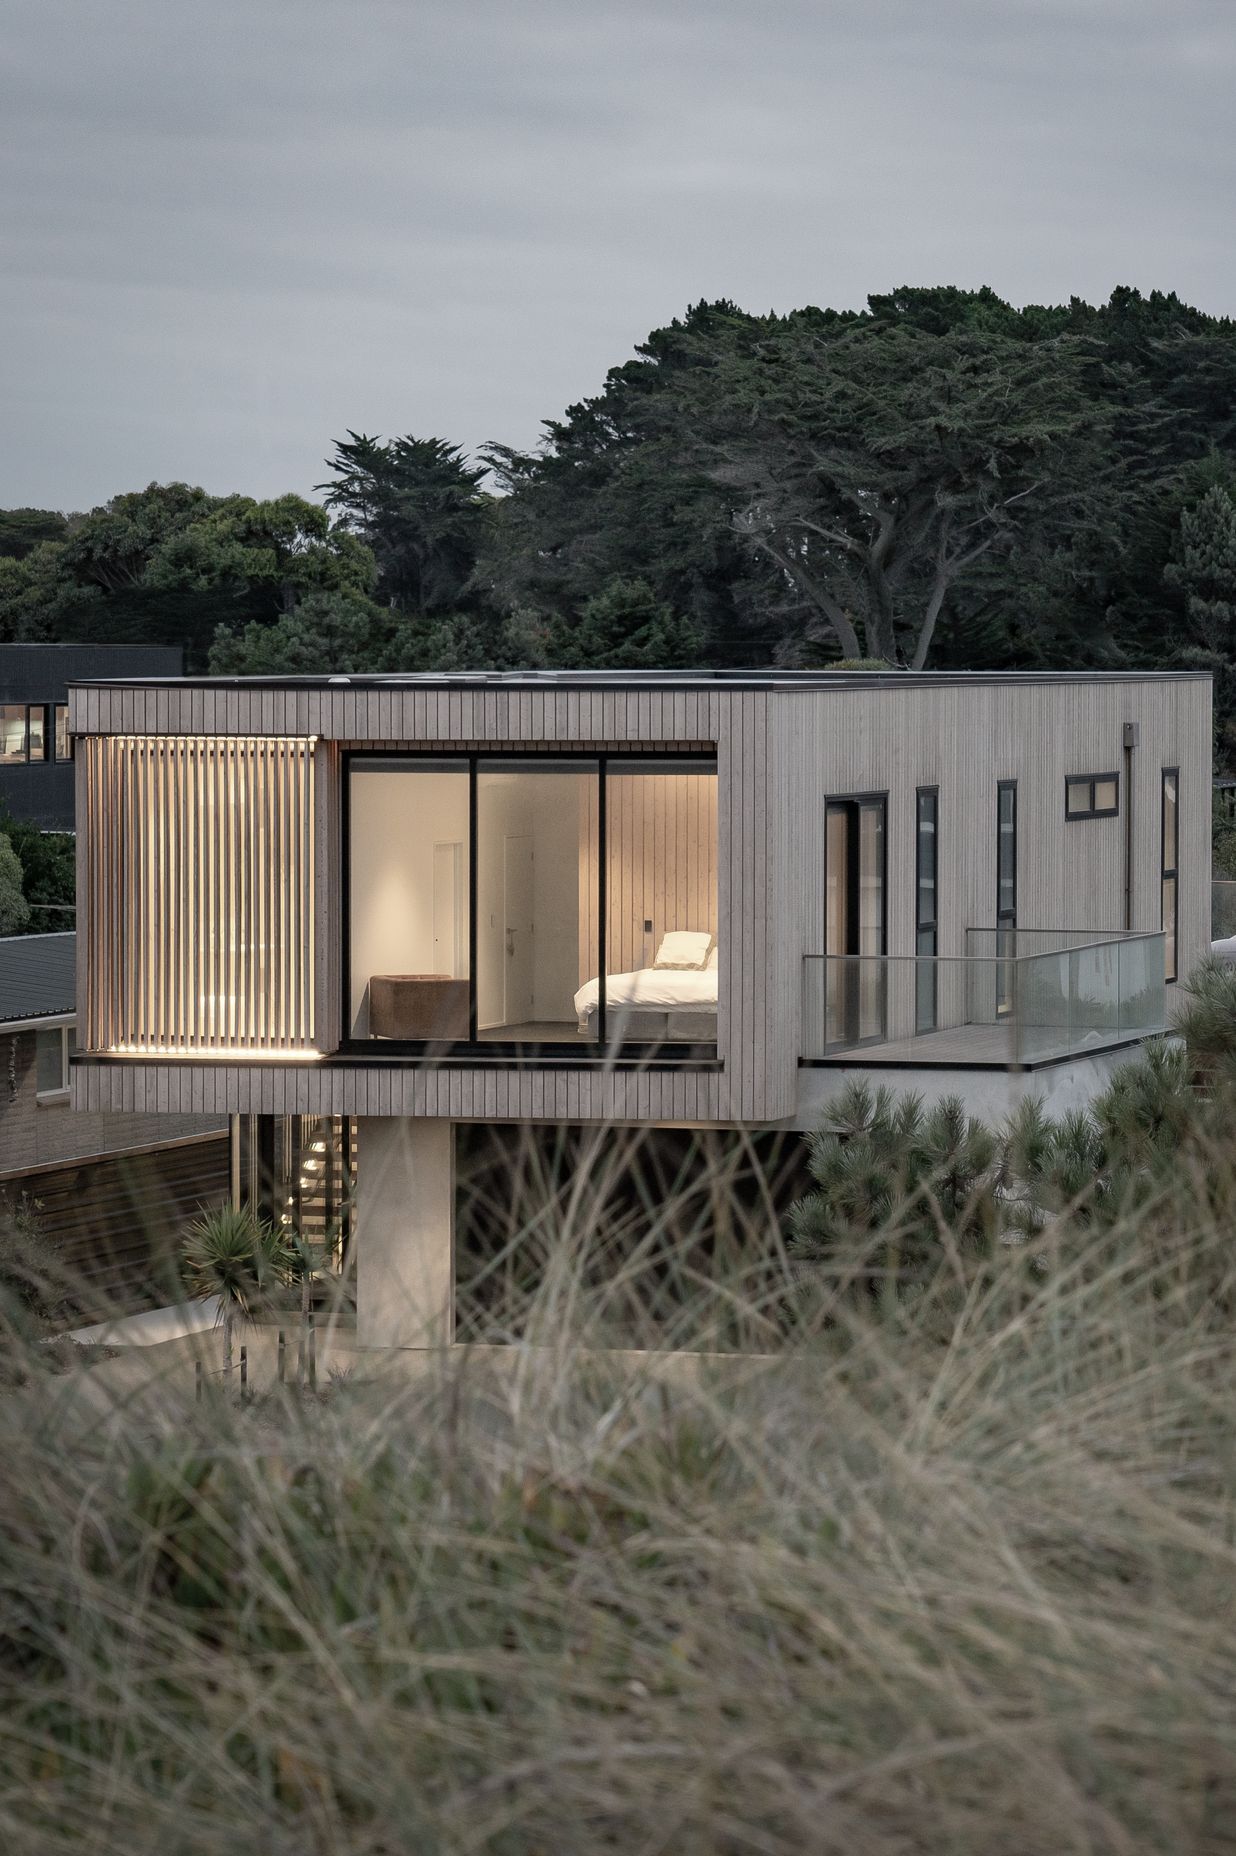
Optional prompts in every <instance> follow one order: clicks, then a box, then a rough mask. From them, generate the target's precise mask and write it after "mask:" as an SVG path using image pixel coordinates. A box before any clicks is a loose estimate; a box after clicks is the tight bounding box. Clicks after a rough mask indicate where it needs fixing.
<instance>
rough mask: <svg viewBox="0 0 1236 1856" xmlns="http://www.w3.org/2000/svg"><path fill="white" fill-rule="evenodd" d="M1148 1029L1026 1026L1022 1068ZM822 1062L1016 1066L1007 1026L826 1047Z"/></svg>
mask: <svg viewBox="0 0 1236 1856" xmlns="http://www.w3.org/2000/svg"><path fill="white" fill-rule="evenodd" d="M1148 1035H1150V1033H1149V1030H1147V1031H1139V1032H1127V1033H1125V1034H1124V1035H1123V1036H1121V1035H1119V1034H1118V1033H1112V1034H1110V1035H1109V1034H1105V1033H1102V1032H1097V1031H1092V1032H1090V1033H1088V1034H1087V1036H1086V1037H1085V1038H1083V1039H1081V1040H1078V1039H1076V1038H1067V1037H1065V1038H1062V1037H1061V1034H1060V1032H1059V1031H1053V1030H1050V1029H1047V1028H1043V1029H1041V1030H1037V1031H1036V1030H1034V1029H1033V1028H1032V1029H1031V1031H1030V1033H1029V1035H1024V1034H1023V1039H1022V1048H1023V1050H1024V1051H1025V1052H1026V1053H1027V1054H1026V1055H1025V1056H1024V1057H1023V1059H1022V1064H1021V1067H1023V1068H1027V1069H1033V1068H1035V1067H1036V1066H1037V1065H1039V1064H1043V1063H1062V1062H1066V1061H1067V1060H1069V1059H1070V1058H1084V1057H1088V1056H1090V1055H1091V1054H1092V1053H1093V1052H1097V1051H1105V1050H1111V1049H1113V1048H1115V1047H1118V1046H1120V1045H1122V1044H1136V1043H1139V1042H1140V1041H1141V1039H1142V1038H1143V1037H1145V1036H1148ZM824 1062H825V1063H827V1064H847V1065H853V1066H854V1067H855V1068H856V1069H857V1068H862V1069H875V1068H877V1067H878V1066H880V1065H881V1064H887V1065H889V1066H900V1067H903V1068H914V1069H924V1070H933V1069H948V1068H950V1067H954V1068H958V1069H982V1070H1010V1069H1014V1068H1016V1067H1018V1064H1017V1046H1016V1043H1015V1041H1014V1031H1013V1027H1012V1025H1011V1024H1005V1025H956V1026H954V1027H953V1028H952V1029H951V1030H949V1031H927V1032H924V1034H923V1035H922V1036H921V1037H917V1038H896V1039H893V1040H890V1041H889V1042H888V1043H886V1044H851V1045H849V1046H847V1047H846V1048H844V1049H841V1050H830V1051H829V1052H828V1055H827V1056H826V1057H825V1059H824Z"/></svg>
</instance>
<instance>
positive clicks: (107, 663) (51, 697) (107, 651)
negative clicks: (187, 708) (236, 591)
mask: <svg viewBox="0 0 1236 1856" xmlns="http://www.w3.org/2000/svg"><path fill="white" fill-rule="evenodd" d="M183 662H184V653H183V652H182V651H181V649H180V646H179V645H130V644H0V811H3V810H4V809H5V808H7V809H8V811H9V812H10V813H11V814H12V816H13V817H14V818H19V819H26V820H28V821H29V822H30V824H32V825H38V826H40V827H41V828H42V829H43V830H44V831H72V830H73V744H72V741H71V739H70V736H69V708H68V700H69V698H68V686H69V684H70V683H81V682H85V681H87V680H92V679H96V678H97V679H98V680H100V681H102V682H107V681H109V680H110V679H112V678H114V677H178V676H179V675H180V673H181V670H182V669H183Z"/></svg>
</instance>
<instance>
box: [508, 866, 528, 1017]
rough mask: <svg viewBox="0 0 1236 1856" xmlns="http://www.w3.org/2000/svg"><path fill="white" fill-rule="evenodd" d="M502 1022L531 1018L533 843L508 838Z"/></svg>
mask: <svg viewBox="0 0 1236 1856" xmlns="http://www.w3.org/2000/svg"><path fill="white" fill-rule="evenodd" d="M502 894H503V935H504V940H505V957H504V963H503V978H504V983H503V995H502V996H503V1014H502V1015H503V1021H504V1023H506V1024H508V1025H520V1024H526V1023H527V1022H528V1020H529V1019H530V1018H531V1017H532V973H533V965H532V839H531V837H526V836H515V835H513V834H509V833H508V834H507V835H506V836H505V837H504V838H503V840H502Z"/></svg>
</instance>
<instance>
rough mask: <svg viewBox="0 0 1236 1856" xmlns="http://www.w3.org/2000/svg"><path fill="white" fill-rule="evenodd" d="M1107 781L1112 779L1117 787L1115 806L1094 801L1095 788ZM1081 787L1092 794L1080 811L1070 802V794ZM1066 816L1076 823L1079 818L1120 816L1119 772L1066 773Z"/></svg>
mask: <svg viewBox="0 0 1236 1856" xmlns="http://www.w3.org/2000/svg"><path fill="white" fill-rule="evenodd" d="M1107 781H1111V782H1112V784H1113V785H1114V786H1115V788H1116V803H1115V805H1114V806H1098V805H1096V804H1095V802H1094V791H1095V788H1096V786H1102V785H1103V784H1104V783H1105V782H1107ZM1079 787H1084V788H1087V789H1088V790H1089V795H1090V797H1089V801H1088V803H1087V804H1086V805H1085V806H1083V807H1082V808H1081V810H1080V811H1078V810H1074V808H1073V807H1071V806H1070V804H1069V797H1070V794H1072V793H1074V792H1075V791H1077V789H1078V788H1079ZM1064 816H1065V820H1066V821H1067V823H1069V824H1075V823H1076V822H1077V820H1078V819H1086V818H1119V816H1120V775H1119V774H1118V773H1068V774H1066V775H1065V777H1064Z"/></svg>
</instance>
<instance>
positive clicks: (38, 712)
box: [26, 703, 47, 760]
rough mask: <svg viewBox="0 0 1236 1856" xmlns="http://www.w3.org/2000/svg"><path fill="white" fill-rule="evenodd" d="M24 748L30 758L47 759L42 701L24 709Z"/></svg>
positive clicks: (44, 710)
mask: <svg viewBox="0 0 1236 1856" xmlns="http://www.w3.org/2000/svg"><path fill="white" fill-rule="evenodd" d="M26 749H27V752H28V754H29V756H30V759H31V760H46V759H47V710H46V709H45V708H44V706H43V705H42V703H39V704H37V705H33V704H32V705H31V707H30V708H28V709H27V710H26Z"/></svg>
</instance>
